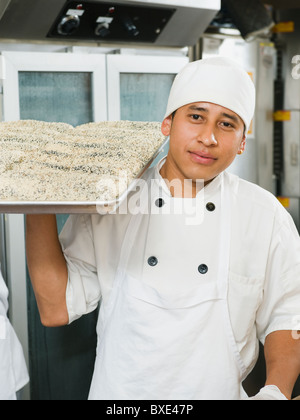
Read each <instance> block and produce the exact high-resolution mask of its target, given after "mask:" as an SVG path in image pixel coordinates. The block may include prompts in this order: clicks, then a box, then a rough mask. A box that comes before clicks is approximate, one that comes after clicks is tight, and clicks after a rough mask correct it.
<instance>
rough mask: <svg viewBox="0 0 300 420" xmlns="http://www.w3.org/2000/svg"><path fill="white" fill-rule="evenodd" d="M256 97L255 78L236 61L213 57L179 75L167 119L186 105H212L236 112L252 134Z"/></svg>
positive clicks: (191, 64) (189, 67)
mask: <svg viewBox="0 0 300 420" xmlns="http://www.w3.org/2000/svg"><path fill="white" fill-rule="evenodd" d="M255 96H256V92H255V86H254V83H253V82H252V80H251V77H250V76H249V75H248V73H247V72H246V71H245V70H244V69H243V68H242V67H240V66H239V64H237V63H236V62H235V61H234V60H232V59H229V58H225V57H213V58H208V59H204V60H200V61H195V62H193V63H189V64H188V65H187V66H185V67H184V69H183V70H182V71H181V72H180V73H179V74H178V75H177V77H176V79H175V81H174V84H173V86H172V89H171V93H170V97H169V102H168V107H167V113H166V116H165V118H167V117H168V116H170V115H171V114H173V112H175V111H177V109H179V108H181V107H183V106H185V105H188V104H191V103H195V102H209V103H213V104H216V105H221V106H223V107H224V108H227V109H230V110H231V111H233V112H235V113H236V114H237V115H239V116H240V118H241V119H242V120H243V121H244V123H245V125H246V128H247V131H248V129H249V127H250V124H251V121H252V119H253V116H254V111H255Z"/></svg>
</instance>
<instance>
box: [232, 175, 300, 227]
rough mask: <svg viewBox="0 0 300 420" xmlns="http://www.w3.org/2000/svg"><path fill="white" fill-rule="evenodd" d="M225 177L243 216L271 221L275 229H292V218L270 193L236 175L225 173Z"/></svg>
mask: <svg viewBox="0 0 300 420" xmlns="http://www.w3.org/2000/svg"><path fill="white" fill-rule="evenodd" d="M226 177H227V180H226V181H227V182H228V183H229V184H230V185H231V189H232V193H233V195H234V197H235V200H236V203H237V205H238V207H239V208H241V209H243V211H244V212H245V214H247V213H251V214H252V215H253V216H257V217H259V218H260V219H266V220H268V221H269V222H271V221H272V222H273V223H275V224H276V225H277V228H280V227H283V226H287V227H291V225H292V227H293V228H294V222H293V220H292V217H291V216H290V214H289V213H288V212H287V210H286V209H285V208H284V207H283V206H282V204H281V203H280V202H279V200H278V199H277V198H276V197H275V196H274V195H273V194H272V193H271V192H269V191H267V190H265V189H264V188H261V187H260V186H258V185H257V184H254V183H252V182H249V181H246V180H244V179H241V178H239V177H238V176H236V175H232V174H228V173H226Z"/></svg>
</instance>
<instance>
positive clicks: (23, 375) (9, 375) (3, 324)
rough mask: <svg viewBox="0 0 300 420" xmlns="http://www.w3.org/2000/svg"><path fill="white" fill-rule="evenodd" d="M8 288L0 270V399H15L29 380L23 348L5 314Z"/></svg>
mask: <svg viewBox="0 0 300 420" xmlns="http://www.w3.org/2000/svg"><path fill="white" fill-rule="evenodd" d="M7 298H8V290H7V287H6V285H5V283H4V280H3V277H2V274H1V272H0V400H1V401H3V400H16V399H17V392H18V391H20V390H21V389H22V388H23V387H24V386H25V385H26V384H27V383H28V381H29V378H28V373H27V367H26V363H25V359H24V355H23V350H22V348H21V345H20V343H19V340H18V339H17V336H16V334H15V332H14V330H13V328H12V326H11V325H10V322H9V320H8V318H7V316H6V313H7V310H8V301H7Z"/></svg>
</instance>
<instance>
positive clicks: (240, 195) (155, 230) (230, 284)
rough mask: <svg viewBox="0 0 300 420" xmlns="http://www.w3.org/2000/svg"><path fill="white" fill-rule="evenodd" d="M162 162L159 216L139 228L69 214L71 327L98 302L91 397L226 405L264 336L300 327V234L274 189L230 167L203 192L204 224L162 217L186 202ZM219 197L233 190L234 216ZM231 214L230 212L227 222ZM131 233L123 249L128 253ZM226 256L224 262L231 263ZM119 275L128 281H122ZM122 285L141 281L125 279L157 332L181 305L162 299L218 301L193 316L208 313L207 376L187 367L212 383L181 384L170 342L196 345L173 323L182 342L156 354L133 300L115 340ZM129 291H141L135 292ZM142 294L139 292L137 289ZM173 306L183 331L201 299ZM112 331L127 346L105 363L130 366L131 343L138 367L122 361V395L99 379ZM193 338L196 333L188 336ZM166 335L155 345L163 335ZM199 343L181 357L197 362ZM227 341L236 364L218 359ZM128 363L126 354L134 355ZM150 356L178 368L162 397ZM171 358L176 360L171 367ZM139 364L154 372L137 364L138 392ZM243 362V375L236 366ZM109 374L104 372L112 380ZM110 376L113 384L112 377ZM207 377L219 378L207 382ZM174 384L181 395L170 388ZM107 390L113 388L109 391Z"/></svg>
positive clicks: (154, 201)
mask: <svg viewBox="0 0 300 420" xmlns="http://www.w3.org/2000/svg"><path fill="white" fill-rule="evenodd" d="M163 163H164V161H162V162H160V163H159V165H157V166H156V167H155V168H151V169H150V170H149V171H148V173H147V175H146V178H147V180H148V182H149V180H152V181H151V183H152V188H151V194H150V193H149V194H150V195H151V196H150V198H149V201H150V207H151V209H153V210H154V209H155V210H156V211H153V212H149V213H150V214H145V215H143V216H140V218H139V222H138V224H137V223H136V222H135V220H138V219H135V218H136V217H137V216H133V215H131V214H127V215H126V214H116V215H105V216H101V215H76V216H70V218H69V219H68V221H67V223H66V225H65V227H64V229H63V231H62V233H61V236H60V241H61V245H62V249H63V252H64V255H65V258H66V261H67V265H68V271H69V281H68V286H67V307H68V312H69V320H70V323H71V322H73V321H74V320H76V319H78V318H79V317H80V316H82V315H84V314H87V313H89V312H91V311H93V310H95V309H96V308H97V306H98V304H99V302H100V301H101V308H100V317H99V325H98V336H99V340H98V350H97V361H96V368H95V374H94V379H93V383H92V389H91V395H90V398H91V399H102V398H103V399H126V398H128V399H129V398H132V399H201V398H202V397H203V398H206V399H214V398H216V399H222V397H224V399H238V398H240V397H242V396H243V391H241V392H240V393H239V392H238V391H237V390H233V391H232V393H230V392H229V393H228V392H227V390H226V389H225V388H226V385H225V383H226V380H227V383H228V385H229V388H230V387H231V388H232V389H233V388H234V385H232V386H231V383H230V379H229V378H230V375H231V372H232V375H233V376H235V381H236V382H240V383H241V382H242V381H243V380H244V379H245V378H246V377H247V376H248V374H249V373H250V372H251V370H252V369H253V367H254V366H255V364H256V361H257V358H258V350H259V340H260V341H261V342H262V343H264V342H265V339H266V337H267V336H268V335H269V334H270V333H272V332H275V331H280V330H300V240H299V234H298V232H297V229H296V227H295V225H294V223H293V221H292V218H291V217H290V215H289V214H288V213H287V211H286V210H285V209H284V208H283V207H282V205H281V204H280V203H279V202H278V200H277V199H276V198H275V197H274V196H273V195H272V194H270V193H269V192H267V191H265V190H263V189H261V188H260V187H258V186H256V185H254V184H251V183H249V182H247V181H244V180H241V179H240V178H238V177H237V176H235V175H231V174H229V173H227V172H224V173H222V174H220V175H219V176H218V177H217V178H216V179H214V180H213V181H212V182H211V183H210V184H209V185H207V186H206V187H205V188H204V190H203V191H202V193H203V195H202V198H201V200H202V201H201V205H202V207H201V208H202V210H203V211H202V213H201V212H200V214H199V217H201V223H199V224H195V223H190V222H188V223H187V217H188V215H187V214H168V215H166V214H159V212H158V211H157V208H163V207H164V206H166V205H168V204H170V203H171V206H170V207H171V208H174V203H175V204H176V203H177V204H178V203H180V201H183V200H186V199H178V198H172V196H171V194H170V191H169V189H168V188H167V185H166V184H165V183H164V180H163V179H162V178H161V175H160V169H161V167H162V165H163ZM153 180H154V181H153ZM222 191H223V192H224V191H225V193H226V195H227V198H228V202H229V203H230V204H229V205H230V211H228V209H227V210H226V208H225V207H224V205H223V198H222ZM197 199H198V197H197V198H195V199H190V203H192V204H193V203H194V204H195V200H197ZM178 200H179V201H178ZM193 200H194V201H193ZM194 207H195V206H194ZM224 212H226V217H225V216H224ZM152 213H153V214H152ZM189 220H190V219H189ZM129 227H130V231H132V230H134V229H136V232H135V235H133V236H132V234H131V233H130V234H129V236H128V229H129ZM226 229H227V240H225V241H224V238H223V239H222V235H221V232H223V233H224V231H225V232H226ZM130 235H131V236H130ZM223 236H224V235H223ZM225 236H226V235H225ZM126 238H127V242H126V244H125V246H124V241H125V240H126ZM226 241H227V242H226ZM222 247H224V249H222ZM225 248H226V249H225ZM126 250H128V251H126ZM124 253H125V254H126V258H125V262H126V264H125V267H124V266H122V267H121V268H120V260H122V261H124V255H123V254H124ZM224 255H228V257H225V261H224V263H221V261H222V259H224V258H223V256H224ZM226 260H228V263H227V265H226ZM120 271H121V272H123V274H120ZM124 273H125V275H124ZM124 278H130V279H134V282H128V284H129V286H128V288H129V289H130V290H131V292H130V293H132V295H134V296H137V295H138V294H139V296H138V300H139V302H142V301H144V302H147V303H149V302H150V303H151V304H152V307H153V311H152V312H151V311H150V312H149V313H150V314H152V313H153V317H154V318H153V320H154V319H155V322H156V329H157V330H159V319H160V316H161V317H162V318H161V320H162V324H163V325H164V326H165V323H166V322H168V321H167V318H165V314H166V312H167V311H168V310H174V309H175V304H173V303H172V304H169V305H168V304H166V305H165V306H164V305H163V304H161V303H157V302H166V301H167V302H178V301H179V300H180V299H181V297H184V296H187V295H188V294H189V295H190V296H193V295H195V296H199V300H201V296H206V294H208V295H210V297H209V298H208V299H205V298H203V300H204V301H205V303H203V302H201V306H200V308H202V309H204V308H206V309H205V311H202V309H201V311H199V312H198V313H197V314H196V315H195V316H196V317H197V316H200V317H204V318H205V320H204V321H203V319H202V321H201V320H200V321H201V322H202V324H201V322H200V324H201V325H202V327H199V329H198V327H197V325H198V324H195V325H193V331H194V336H195V340H196V339H197V338H198V336H201V331H202V329H203V330H206V329H207V328H209V329H210V334H211V335H210V336H209V335H208V336H206V339H205V340H204V341H203V342H202V344H201V349H199V357H200V358H201V363H202V365H201V366H200V365H199V367H198V368H199V371H198V372H197V369H196V365H197V356H196V358H195V359H194V362H195V363H194V362H193V364H192V366H190V369H191V370H193V368H195V369H196V370H195V372H194V373H192V375H194V376H196V377H197V378H198V377H199V376H200V377H201V372H200V371H202V369H203V372H205V375H206V377H204V378H202V379H201V381H202V385H201V382H199V381H198V382H197V381H195V383H193V376H190V377H186V378H185V377H184V378H183V380H182V381H181V377H180V376H181V375H182V376H184V375H185V374H183V372H185V371H186V366H187V365H188V364H186V365H185V367H184V369H183V371H182V372H180V371H178V370H176V365H179V364H180V363H181V362H180V361H179V360H178V359H177V358H176V357H177V356H176V354H171V353H170V350H169V349H170V347H172V346H173V344H172V343H174V348H176V346H175V343H176V345H177V343H178V342H180V340H181V339H182V340H189V338H188V339H187V338H186V337H184V338H183V337H181V334H183V331H184V329H185V328H186V327H183V328H182V329H179V330H178V334H179V335H176V325H175V326H174V325H173V326H169V329H168V325H166V326H165V327H166V328H167V329H166V333H164V334H165V335H168V334H172V331H173V334H174V335H175V336H174V337H171V338H170V339H169V341H168V342H166V343H167V344H166V345H165V347H163V346H161V345H157V347H155V346H154V347H153V341H155V337H154V338H153V336H152V338H151V345H150V343H149V349H148V348H147V344H145V343H143V346H144V347H143V346H142V345H141V342H140V341H141V340H140V337H141V334H143V333H144V334H145V335H147V332H145V331H144V330H143V328H144V329H145V328H147V325H149V323H148V324H147V323H144V320H143V319H139V311H136V312H135V316H134V317H132V316H131V315H130V305H131V303H130V302H129V303H128V305H127V307H126V311H127V312H126V311H125V313H126V316H125V315H124V316H123V315H122V313H119V314H118V316H119V318H120V317H123V318H124V319H122V320H120V322H121V323H123V324H122V325H123V327H124V328H123V327H122V328H116V331H118V333H117V334H118V335H116V336H115V337H113V336H112V334H109V333H108V331H109V329H110V326H111V328H113V325H114V324H116V323H118V316H116V315H115V316H114V315H113V314H114V312H113V308H112V306H113V305H114V304H115V305H119V306H122V304H121V303H122V293H123V289H120V290H121V293H119V294H118V293H117V292H116V289H117V288H118V287H119V288H120V282H121V283H122V282H123V281H124V280H122V279H124ZM219 278H221V283H223V284H224V287H223V286H222V287H221V288H220V287H219V286H217V288H218V292H217V291H216V292H213V291H212V290H213V284H214V282H216V279H219ZM222 279H223V280H224V282H223V280H222ZM118 283H119V284H118ZM133 284H134V285H133ZM132 288H135V290H133V291H132ZM140 289H143V290H142V291H139V292H137V290H140ZM221 289H222V290H223V291H221ZM124 293H125V292H124ZM126 293H127V292H126ZM146 294H148V296H150V295H151V296H152V297H151V299H150V298H149V297H148V296H146V297H145V295H146ZM112 296H114V298H112ZM206 301H210V303H211V306H207V305H208V303H207V302H206ZM214 302H222V311H223V309H224V311H225V312H224V316H223V315H222V314H223V312H222V313H221V312H220V313H218V315H216V316H215V315H213V314H215V312H211V313H212V316H211V317H210V311H213V308H215V306H214V305H213V304H212V303H214ZM203 304H204V305H206V306H203ZM172 305H173V306H172ZM176 305H177V303H176ZM220 305H221V304H220ZM177 306H178V308H177ZM177 306H176V308H177V312H176V313H175V312H174V316H173V318H172V322H174V323H175V324H176V322H177V321H178V325H180V322H181V316H183V314H186V313H188V312H183V311H182V308H185V311H191V310H192V308H194V307H195V306H196V303H195V302H192V303H191V301H190V302H189V304H188V305H187V304H184V305H183V304H182V306H179V305H177ZM157 307H160V309H161V312H159V313H158V315H156V311H154V308H157ZM219 308H221V306H219ZM128 311H129V312H128ZM115 313H116V312H115ZM227 313H228V322H226V327H224V321H223V318H224V319H225V318H226V319H227V315H226V314H227ZM128 314H129V315H128ZM159 314H161V315H159ZM200 314H201V315H200ZM151 316H152V315H150V322H151ZM155 317H156V318H155ZM104 318H106V320H104ZM114 318H117V319H114ZM210 318H211V319H210ZM110 319H111V320H112V321H111V322H110ZM187 319H189V318H187ZM127 320H128V322H130V323H132V324H136V325H137V330H135V331H134V332H132V333H131V332H130V331H131V330H130V328H129V329H126V328H125V326H126V322H127ZM148 321H149V319H148V320H147V322H148ZM187 322H189V323H190V324H193V322H194V321H193V318H192V317H190V320H189V321H187ZM197 322H198V321H197ZM200 324H199V325H200ZM208 326H209V327H208ZM223 329H227V330H228V335H227V336H226V337H229V339H228V341H227V338H225V336H224V341H222V342H221V343H224V344H220V345H219V347H220V348H217V347H218V341H216V345H215V346H214V344H213V343H214V340H213V339H211V338H210V337H217V336H218V334H220V332H221V331H223ZM123 330H124V331H126V334H127V335H126V336H122V331H123ZM168 331H170V333H168ZM130 334H132V335H131V336H130ZM120 335H121V336H120ZM106 336H107V337H108V338H107V340H110V341H111V343H113V345H114V347H113V346H112V347H111V348H114V349H118V348H119V352H118V351H117V350H116V352H114V358H115V359H114V360H109V361H108V362H107V364H112V365H113V366H118V360H117V359H118V357H120V358H121V359H122V357H123V356H122V352H123V351H124V352H125V353H126V342H128V343H130V346H129V347H130V349H131V350H130V351H131V352H132V353H133V354H132V358H133V360H132V361H131V360H126V364H125V365H124V364H123V367H124V366H128V370H129V371H128V372H126V373H124V372H122V373H121V374H120V375H121V377H120V378H118V376H117V374H116V376H115V378H116V381H119V382H122V390H123V389H124V388H125V390H124V391H121V390H120V391H119V393H118V392H117V391H113V390H114V389H117V387H115V388H114V384H110V383H107V385H105V383H103V379H101V377H102V378H103V377H105V374H103V375H101V368H100V365H101V363H102V365H103V364H104V365H105V360H106V359H105V357H106V355H107V353H110V350H109V347H107V349H106V338H105V337H106ZM191 336H192V335H191V334H190V335H189V337H191ZM161 337H162V336H160V338H159V337H158V338H157V340H161ZM208 337H209V338H208ZM193 339H194V338H193ZM193 339H191V340H192V341H191V343H187V347H185V349H184V350H183V353H182V357H183V358H184V357H185V358H186V359H187V358H188V357H189V356H188V354H189V350H188V349H189V345H190V346H193V345H194V342H193ZM120 340H122V345H120ZM172 340H173V341H172ZM225 342H226V345H225ZM132 343H133V344H132ZM228 343H229V344H228ZM157 344H159V343H157ZM227 344H228V346H229V347H230V349H231V350H230V351H229V352H228V357H227V356H226V357H227V359H226V358H225V359H224V360H223V359H222V357H225V356H223V352H224V353H226V351H227V350H226V351H225V347H226V349H227V347H228V346H227ZM150 347H151V350H150ZM124 349H125V350H124ZM155 349H157V351H156V350H155ZM147 350H149V351H148V352H147ZM200 350H201V352H200ZM136 352H137V353H136ZM155 352H156V353H155ZM127 353H128V352H127ZM154 353H155V355H154V356H153V354H154ZM230 353H232V354H233V355H234V359H235V362H233V361H232V360H233V359H232V360H231V358H230ZM143 356H144V359H143ZM126 357H127V358H128V357H129V358H130V354H129V355H128V354H127V355H126ZM152 357H153V360H154V359H155V361H156V360H157V359H160V363H161V364H157V365H155V368H156V366H162V367H163V366H164V365H166V363H167V362H168V369H169V370H172V366H173V367H174V374H173V375H171V376H170V378H171V379H170V380H169V381H168V382H167V384H164V388H162V387H161V388H158V391H157V392H158V394H155V389H154V388H153V386H152V385H153V384H152V382H151V380H150V379H149V381H150V382H149V381H148V377H149V378H150V377H151V378H153V375H154V376H155V377H156V376H157V378H156V379H158V380H159V375H160V373H159V372H158V370H159V368H157V369H156V371H153V366H154V365H153V366H151V360H152V359H151V358H152ZM172 357H174V363H173V365H172V363H170V359H171V360H172ZM164 358H168V359H169V360H164ZM102 359H103V360H102ZM139 359H141V363H140V364H139V363H138V362H136V364H137V365H140V366H142V363H143V360H144V364H145V365H147V367H148V370H145V369H141V375H142V376H143V378H139V380H138V381H137V382H136V385H135V386H132V382H133V381H134V380H135V379H133V378H132V377H131V372H130V370H132V371H133V374H134V375H135V378H137V377H138V375H139V372H135V371H134V370H135V362H134V360H139ZM217 360H220V364H221V366H218V369H215V370H214V371H213V374H210V371H209V370H208V371H207V370H206V369H204V367H205V366H206V365H211V368H212V369H213V367H212V365H213V364H216V363H215V362H216V361H217ZM187 363H188V362H187ZM235 363H236V365H237V366H238V368H237V370H236V369H235V368H234V364H235ZM224 365H226V366H224ZM227 365H228V368H227ZM120 366H122V365H120ZM182 366H183V365H182ZM102 368H103V366H102ZM97 370H98V371H97ZM125 370H126V368H125ZM175 372H177V376H176V373H175ZM106 373H107V372H106ZM109 375H110V374H109V373H107V378H108V379H107V381H108V382H109ZM222 375H223V377H222ZM111 376H112V377H114V375H113V374H111ZM208 376H209V377H211V378H212V379H211V382H210V383H209V381H208ZM224 376H225V382H224ZM226 378H227V379H226ZM185 379H186V383H187V382H189V383H190V382H192V386H189V385H188V384H186V388H183V387H181V386H179V385H176V384H179V383H180V382H183V383H184V381H185ZM156 382H157V381H156ZM233 382H234V381H233ZM217 383H221V384H223V385H222V387H223V388H222V387H221V389H217ZM126 384H128V388H129V391H128V393H126ZM143 384H144V386H143ZM173 384H174V393H173V392H172V386H173ZM115 385H116V384H115ZM239 385H240V384H239ZM193 386H195V387H198V388H201V386H202V388H203V389H205V390H206V391H205V392H204V391H203V390H202V391H201V389H199V392H198V391H197V390H193V389H192V388H191V387H193ZM165 388H167V390H166V391H164V389H165ZM209 388H210V389H209ZM110 389H111V391H107V392H106V391H105V390H110ZM148 389H150V391H149V393H147V392H148V391H147V390H148ZM185 389H187V392H185ZM222 390H224V394H222V392H223V391H222Z"/></svg>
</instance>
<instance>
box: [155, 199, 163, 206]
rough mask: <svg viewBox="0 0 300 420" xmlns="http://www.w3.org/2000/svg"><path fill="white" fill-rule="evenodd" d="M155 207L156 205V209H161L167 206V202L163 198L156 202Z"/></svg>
mask: <svg viewBox="0 0 300 420" xmlns="http://www.w3.org/2000/svg"><path fill="white" fill-rule="evenodd" d="M155 205H156V207H159V208H161V207H163V206H164V205H165V202H164V200H163V199H162V198H159V199H158V200H156V201H155Z"/></svg>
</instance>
